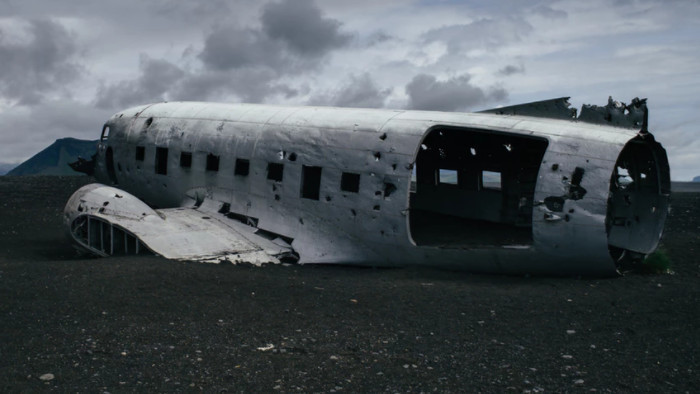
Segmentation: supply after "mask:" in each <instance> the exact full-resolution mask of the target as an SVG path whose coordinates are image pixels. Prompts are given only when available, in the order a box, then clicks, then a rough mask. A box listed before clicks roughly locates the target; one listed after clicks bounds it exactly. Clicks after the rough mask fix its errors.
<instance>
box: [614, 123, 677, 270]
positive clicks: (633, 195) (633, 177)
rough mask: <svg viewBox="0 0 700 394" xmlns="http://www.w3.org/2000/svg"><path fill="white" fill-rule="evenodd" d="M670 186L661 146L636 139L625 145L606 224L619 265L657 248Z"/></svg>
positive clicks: (619, 162) (615, 169)
mask: <svg viewBox="0 0 700 394" xmlns="http://www.w3.org/2000/svg"><path fill="white" fill-rule="evenodd" d="M670 186H671V182H670V174H669V170H668V159H667V158H666V153H665V151H664V150H663V148H661V146H660V145H659V144H658V143H656V142H653V140H650V139H642V138H640V137H637V138H635V139H633V140H632V141H630V142H628V143H627V145H625V148H624V149H623V150H622V152H621V153H620V156H619V157H618V159H617V162H616V163H615V168H614V169H613V174H612V177H611V179H610V193H609V196H608V209H607V215H606V220H605V225H606V230H607V232H608V244H609V246H610V254H611V256H612V258H613V259H615V260H616V261H618V263H619V264H621V265H624V264H625V263H627V262H628V261H626V260H629V259H630V257H629V256H638V257H637V259H641V257H643V255H645V254H649V253H651V252H653V251H654V249H656V247H657V246H658V243H659V240H660V238H661V233H662V232H663V227H664V222H665V221H666V216H667V214H668V205H669V195H670V191H671V187H670ZM639 256H641V257H639Z"/></svg>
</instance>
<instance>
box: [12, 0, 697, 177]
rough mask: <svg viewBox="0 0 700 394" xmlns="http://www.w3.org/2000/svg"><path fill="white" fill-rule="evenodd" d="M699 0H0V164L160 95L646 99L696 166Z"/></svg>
mask: <svg viewBox="0 0 700 394" xmlns="http://www.w3.org/2000/svg"><path fill="white" fill-rule="evenodd" d="M699 37H700V1H698V0H677V1H672V0H649V1H647V0H639V1H637V0H618V1H613V0H587V1H548V0H545V1H520V0H504V1H491V0H480V1H471V0H470V1H466V0H465V1H458V0H423V1H419V0H415V1H409V0H355V1H352V2H349V1H344V0H315V1H314V0H281V1H280V0H275V1H269V2H264V1H253V0H236V1H224V0H208V1H201V0H179V1H169V0H120V1H118V2H115V1H96V0H72V1H70V0H0V162H5V163H16V162H21V161H23V160H25V159H27V158H28V157H31V156H32V155H34V154H35V153H37V152H38V151H40V150H41V149H43V148H45V147H46V146H48V145H50V144H51V143H52V142H53V141H54V140H55V139H57V138H62V137H76V138H81V139H96V138H98V136H99V132H100V130H101V127H102V124H103V123H104V122H105V120H107V119H108V118H109V117H110V116H111V115H112V114H113V113H115V112H117V111H119V110H121V109H124V108H127V107H129V106H133V105H138V104H145V103H149V102H156V101H162V100H168V101H174V100H208V101H222V102H256V103H274V104H290V105H335V106H351V107H374V108H409V109H427V110H444V111H473V110H480V109H486V108H492V107H496V106H501V105H511V104H517V103H521V102H527V101H534V100H543V99H548V98H554V97H561V96H571V97H572V98H571V103H572V105H573V106H575V107H578V108H580V106H581V104H583V103H591V104H600V105H604V104H606V103H607V99H608V96H610V95H612V96H613V98H614V99H616V100H620V101H624V102H629V101H630V100H631V99H632V98H634V97H637V96H639V97H647V98H648V99H649V106H650V129H651V131H652V132H653V133H654V134H655V135H656V137H657V139H658V140H659V141H660V142H661V143H662V144H664V146H665V147H666V149H667V151H668V153H669V158H670V161H671V173H672V177H673V179H674V180H690V179H691V178H692V177H693V176H696V175H700V138H698V137H700V130H699V128H698V124H700V39H699Z"/></svg>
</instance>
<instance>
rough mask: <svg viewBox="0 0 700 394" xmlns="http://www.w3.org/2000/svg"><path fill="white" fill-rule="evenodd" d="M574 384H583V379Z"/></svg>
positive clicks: (575, 381)
mask: <svg viewBox="0 0 700 394" xmlns="http://www.w3.org/2000/svg"><path fill="white" fill-rule="evenodd" d="M574 384H583V379H576V380H574Z"/></svg>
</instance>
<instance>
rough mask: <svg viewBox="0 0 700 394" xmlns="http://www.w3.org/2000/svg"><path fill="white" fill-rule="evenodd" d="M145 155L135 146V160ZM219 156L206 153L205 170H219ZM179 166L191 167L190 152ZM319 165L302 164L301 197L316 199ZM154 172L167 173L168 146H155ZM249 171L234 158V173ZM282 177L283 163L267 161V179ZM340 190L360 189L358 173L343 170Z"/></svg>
mask: <svg viewBox="0 0 700 394" xmlns="http://www.w3.org/2000/svg"><path fill="white" fill-rule="evenodd" d="M145 156H146V148H145V147H143V146H137V147H136V156H135V158H136V160H137V161H144V159H145ZM219 161H220V160H219V156H217V155H214V154H211V153H208V154H207V160H206V170H207V171H212V172H216V171H219ZM180 167H182V168H192V152H180ZM322 170H323V169H322V168H321V167H315V166H302V173H301V185H302V186H301V197H302V198H308V199H312V200H318V199H319V196H320V190H321V172H322ZM155 173H156V174H159V175H167V174H168V148H162V147H156V157H155ZM249 173H250V160H247V159H236V166H235V169H234V175H237V176H243V177H245V176H248V174H249ZM283 178H284V164H282V163H268V164H267V179H269V180H271V181H275V182H282V179H283ZM340 190H342V191H345V192H350V193H358V192H359V191H360V174H356V173H352V172H343V174H342V176H341V178H340Z"/></svg>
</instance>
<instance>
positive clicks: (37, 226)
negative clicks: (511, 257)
mask: <svg viewBox="0 0 700 394" xmlns="http://www.w3.org/2000/svg"><path fill="white" fill-rule="evenodd" d="M89 181H90V179H89V178H80V177H0V197H1V202H0V392H33V391H44V390H53V391H60V392H98V391H100V392H102V391H108V392H126V391H165V392H169V391H200V390H201V391H206V392H218V391H256V392H274V391H283V392H286V391H303V392H333V391H349V392H382V391H391V392H419V391H426V392H427V391H438V392H476V391H486V392H508V391H513V392H522V391H525V392H537V391H542V390H545V391H557V392H562V391H573V392H583V391H598V392H620V391H622V392H660V391H661V392H698V390H700V384H699V383H700V379H699V378H698V376H699V373H700V355H699V354H698V348H699V346H698V345H699V343H700V287H699V286H698V276H699V275H700V259H698V257H697V255H698V252H700V235H699V230H700V228H699V227H700V220H699V219H698V218H699V217H700V204H699V203H700V194H691V193H686V194H675V195H674V196H673V211H672V215H671V217H670V219H669V221H668V226H667V231H666V235H665V236H664V244H665V248H666V250H667V251H668V254H669V256H670V257H671V259H672V262H673V269H674V271H675V274H657V275H643V274H639V273H633V274H628V275H626V276H624V277H621V278H614V279H577V278H526V277H506V276H487V275H471V274H467V273H455V272H448V271H438V270H431V269H368V268H364V269H363V268H351V267H326V266H291V267H284V266H267V267H263V268H255V267H248V266H232V265H230V264H226V265H209V264H199V263H181V262H172V261H168V260H165V259H162V258H158V257H146V258H143V257H139V258H131V257H129V258H104V259H90V258H84V257H80V256H78V255H77V254H76V253H75V252H74V250H73V249H72V247H71V246H70V245H69V243H68V242H67V240H66V238H64V233H63V231H64V229H63V226H62V221H61V214H62V210H63V205H64V203H65V202H66V200H67V199H68V197H69V196H70V194H71V193H72V192H73V190H75V189H76V188H78V187H79V186H80V185H82V184H84V183H88V182H89ZM45 374H52V375H53V379H50V378H51V377H50V376H45ZM42 375H44V379H50V380H42V379H41V377H42Z"/></svg>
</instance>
